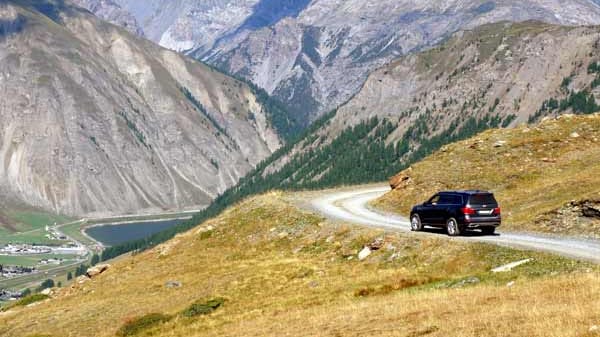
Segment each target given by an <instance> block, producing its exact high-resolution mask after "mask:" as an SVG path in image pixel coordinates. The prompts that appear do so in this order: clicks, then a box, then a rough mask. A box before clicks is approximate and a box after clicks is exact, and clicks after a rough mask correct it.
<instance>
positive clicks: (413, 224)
mask: <svg viewBox="0 0 600 337" xmlns="http://www.w3.org/2000/svg"><path fill="white" fill-rule="evenodd" d="M410 230H411V231H413V232H420V231H422V230H423V224H422V223H421V218H420V217H419V215H418V214H414V215H413V216H412V217H411V218H410Z"/></svg>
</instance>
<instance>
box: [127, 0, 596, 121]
mask: <svg viewBox="0 0 600 337" xmlns="http://www.w3.org/2000/svg"><path fill="white" fill-rule="evenodd" d="M118 2H119V3H120V4H121V5H122V7H123V8H125V9H127V10H129V11H130V12H131V13H132V14H133V15H134V16H135V17H136V18H137V19H138V22H141V23H142V25H143V28H144V30H145V32H146V34H147V36H148V37H149V38H150V39H152V40H153V41H155V42H159V43H160V44H162V45H163V46H165V47H168V48H172V49H175V50H179V51H184V52H187V53H190V54H191V55H193V56H195V57H197V58H201V59H203V60H206V61H208V62H209V63H211V64H213V65H215V66H217V67H219V68H222V69H225V70H226V71H228V72H230V73H234V74H236V75H239V76H243V77H245V78H247V79H249V80H251V81H252V82H254V83H255V84H257V85H258V86H260V87H262V88H264V89H266V90H267V91H268V92H269V93H270V94H273V95H275V96H276V97H278V98H279V99H280V100H282V101H283V102H285V103H286V104H287V105H288V106H289V107H290V109H291V111H292V112H293V113H295V114H297V115H298V116H302V117H304V118H310V119H311V120H312V119H314V118H315V116H317V115H320V114H322V113H324V112H326V111H329V110H331V109H333V108H335V107H337V106H338V105H340V104H342V103H343V102H345V101H347V100H348V99H349V98H351V97H352V96H353V95H354V94H355V93H356V92H357V91H358V90H359V89H360V87H361V85H362V83H363V82H364V81H365V79H366V77H367V76H368V74H369V73H370V72H371V71H373V70H374V69H376V68H377V67H379V66H381V65H383V64H386V63H387V62H389V61H391V60H393V59H395V58H397V57H399V56H400V55H404V54H407V53H410V52H413V51H417V50H421V49H422V48H424V47H428V46H432V45H434V44H436V43H438V42H440V41H442V40H443V39H445V38H446V37H448V35H449V34H451V33H453V32H455V31H458V30H460V29H470V28H473V27H476V26H478V25H481V24H485V23H491V22H500V21H503V20H509V21H523V20H530V19H536V20H542V21H545V22H549V23H554V24H567V25H571V24H574V25H579V24H583V25H585V24H598V23H600V7H599V6H598V5H597V3H596V2H595V1H592V0H567V1H564V0H550V1H546V0H528V1H514V0H510V1H488V0H467V1H464V0H452V1H443V2H440V1H437V0H426V1H424V0H418V1H416V0H402V1H398V0H380V1H363V0H319V1H309V0H286V1H274V0H244V1H231V0H226V1H201V2H198V1H191V0H179V1H165V0H152V1H143V2H140V1H137V0H118Z"/></svg>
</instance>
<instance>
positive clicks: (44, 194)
mask: <svg viewBox="0 0 600 337" xmlns="http://www.w3.org/2000/svg"><path fill="white" fill-rule="evenodd" d="M52 4H53V2H48V3H47V5H48V6H46V7H44V6H40V8H41V9H38V8H36V6H38V4H37V3H35V5H21V2H19V1H14V2H13V1H8V2H6V1H5V2H2V3H0V97H1V98H0V158H1V159H2V161H1V164H0V195H6V196H8V197H9V198H13V199H15V200H16V201H18V202H23V203H26V204H28V205H32V206H36V207H40V208H43V209H47V210H50V211H54V212H57V213H64V214H71V215H83V214H115V213H131V212H140V211H142V210H164V209H174V208H177V209H181V208H188V207H194V208H196V207H198V206H202V205H206V204H208V203H209V202H210V201H211V200H212V199H213V198H215V197H216V196H217V195H218V194H219V193H221V192H223V191H224V190H226V189H227V188H228V187H230V186H232V185H234V184H235V183H236V182H237V181H238V179H239V178H240V177H242V176H244V175H245V174H246V173H247V172H248V171H249V170H250V169H252V168H253V167H254V166H255V165H256V164H257V163H259V162H260V161H261V160H263V159H264V158H266V157H267V156H269V155H270V154H271V153H272V152H273V151H275V150H276V149H277V148H278V147H279V146H280V140H279V137H278V135H277V134H276V133H275V132H274V131H273V129H272V128H271V126H270V123H269V122H268V121H267V115H266V114H267V112H266V110H265V108H264V107H263V106H262V105H261V103H260V102H259V101H258V100H257V98H256V97H255V96H254V94H253V92H252V90H251V89H250V88H249V87H248V86H246V85H244V84H243V83H241V82H239V81H236V80H234V79H232V78H230V77H228V76H225V75H223V74H222V73H220V72H218V71H215V70H214V69H211V68H209V67H207V66H205V65H203V64H200V63H198V62H196V61H193V60H190V59H187V58H185V57H182V56H180V55H179V54H177V53H175V52H173V51H170V50H166V49H162V48H160V47H157V46H156V45H154V44H153V43H151V42H149V41H146V40H143V39H139V38H137V37H136V36H134V35H131V34H129V33H128V32H126V31H124V30H123V29H120V28H118V27H115V26H113V25H111V24H107V23H104V22H102V21H99V20H98V19H96V18H95V17H94V16H92V15H91V14H89V13H88V12H86V11H83V10H79V9H77V8H75V7H65V8H63V7H60V8H57V7H52V6H53V5H52ZM42 9H43V11H42Z"/></svg>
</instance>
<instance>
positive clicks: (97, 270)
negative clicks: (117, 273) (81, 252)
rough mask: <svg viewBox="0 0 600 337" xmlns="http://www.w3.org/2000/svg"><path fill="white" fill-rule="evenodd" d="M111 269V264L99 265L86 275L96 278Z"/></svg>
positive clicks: (90, 269)
mask: <svg viewBox="0 0 600 337" xmlns="http://www.w3.org/2000/svg"><path fill="white" fill-rule="evenodd" d="M108 268H110V264H97V265H95V266H93V267H91V268H89V269H88V270H87V272H86V273H85V275H86V276H87V277H89V278H94V277H96V276H98V275H100V274H102V273H104V272H105V271H107V270H108Z"/></svg>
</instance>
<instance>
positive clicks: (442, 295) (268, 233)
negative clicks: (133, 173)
mask: <svg viewBox="0 0 600 337" xmlns="http://www.w3.org/2000/svg"><path fill="white" fill-rule="evenodd" d="M290 197H292V195H287V194H280V193H270V194H267V195H262V196H259V197H254V198H252V199H249V200H246V201H244V202H242V203H240V204H238V205H236V206H234V207H232V208H230V209H228V210H227V211H225V212H224V213H223V214H222V215H220V216H218V217H216V218H214V219H211V220H209V221H207V222H205V223H203V224H201V225H200V226H199V227H196V228H194V229H192V230H191V231H189V232H187V233H184V234H180V235H178V236H177V237H175V238H174V239H173V240H171V241H169V242H167V243H165V244H162V245H160V246H157V247H156V248H154V249H152V250H148V251H146V252H143V253H140V254H137V255H134V256H131V257H125V258H122V259H119V260H118V261H116V262H113V266H112V267H111V268H110V269H109V270H108V271H107V272H105V273H104V274H102V275H100V276H98V277H97V278H94V279H92V280H89V281H87V282H84V283H81V284H80V283H75V284H74V285H72V286H69V287H67V288H63V289H60V290H57V292H56V294H54V295H53V296H52V297H53V298H51V299H44V298H39V300H41V301H38V302H36V303H33V304H28V303H30V302H33V301H34V300H37V298H32V299H28V300H26V301H24V302H21V303H18V304H16V305H15V306H14V307H13V308H11V309H9V310H7V311H5V312H2V313H0V335H2V336H41V335H43V336H55V337H58V336H69V335H77V336H282V335H283V336H285V335H291V336H301V335H310V336H319V335H322V336H325V335H327V336H330V335H340V336H359V335H364V334H365V333H373V332H377V333H378V334H380V335H393V336H417V335H431V336H447V335H448V334H451V335H456V334H457V331H460V334H461V335H464V336H480V335H482V334H485V335H490V336H492V335H502V336H510V335H515V336H517V335H524V334H526V335H529V336H548V335H553V336H570V335H576V334H579V335H581V334H583V333H585V332H587V331H588V329H589V326H590V325H591V324H593V323H594V322H595V321H594V320H597V319H598V317H597V314H596V313H597V312H599V311H598V310H600V304H599V303H598V302H597V301H596V300H595V298H598V296H599V295H600V287H599V286H598V284H599V283H598V277H599V276H600V273H599V271H598V269H597V267H593V266H590V265H588V264H587V263H583V262H574V261H570V260H567V259H564V258H557V257H552V256H548V255H545V254H541V253H532V252H523V251H516V250H510V249H507V248H500V247H495V246H489V245H485V244H469V243H465V242H461V241H447V240H446V239H445V238H443V237H429V236H414V235H411V234H399V233H386V232H384V231H379V230H371V229H360V228H354V227H351V226H349V225H345V224H333V223H329V222H327V221H325V220H324V219H321V218H320V217H318V216H315V215H313V214H310V213H306V212H303V211H300V210H298V209H297V208H296V207H295V206H293V204H292V203H291V202H290V201H288V200H289V198H290ZM369 244H371V245H377V246H381V249H379V250H376V251H375V252H374V253H373V254H372V255H371V256H369V257H368V258H367V259H365V260H364V261H358V259H357V257H356V256H357V255H356V254H357V253H358V251H359V250H360V249H362V248H363V246H364V245H369ZM523 258H533V259H534V261H533V262H532V263H530V264H527V265H524V266H522V267H519V268H516V269H515V270H513V271H512V272H508V273H503V274H494V273H491V272H489V270H490V269H491V268H492V267H495V266H499V265H503V264H505V263H508V262H512V261H515V260H519V259H523ZM512 281H514V282H515V283H514V286H511V287H507V286H506V284H507V283H509V282H512ZM176 283H179V285H180V286H179V287H177V286H174V287H173V286H172V285H173V284H176ZM169 284H171V287H170V286H169ZM561 290H565V291H561ZM566 290H569V291H566ZM567 304H568V305H569V306H570V308H571V309H572V310H569V312H567V313H565V312H564V310H563V308H564V305H567ZM523 306H530V307H531V308H535V310H527V311H525V312H523V311H522V310H520V308H522V307H523ZM515 322H518V324H519V329H518V330H517V329H516V325H515ZM542 332H543V333H542Z"/></svg>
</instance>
